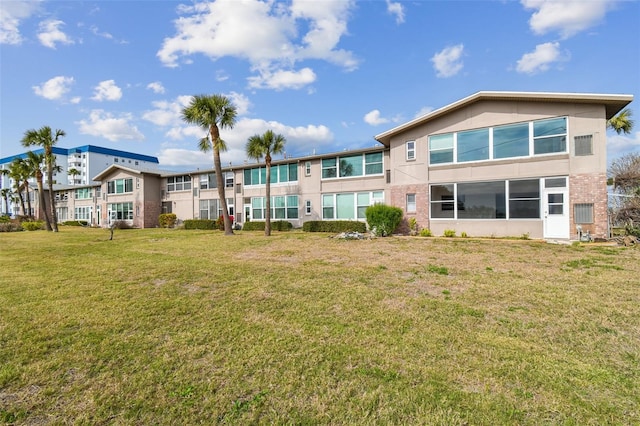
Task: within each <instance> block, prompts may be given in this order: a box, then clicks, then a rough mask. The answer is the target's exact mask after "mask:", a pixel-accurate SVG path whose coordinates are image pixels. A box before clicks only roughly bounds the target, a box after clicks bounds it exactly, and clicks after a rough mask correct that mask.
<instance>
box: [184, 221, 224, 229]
mask: <svg viewBox="0 0 640 426" xmlns="http://www.w3.org/2000/svg"><path fill="white" fill-rule="evenodd" d="M184 229H218V228H216V222H215V221H214V220H211V219H187V220H185V221H184Z"/></svg>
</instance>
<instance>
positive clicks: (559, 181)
mask: <svg viewBox="0 0 640 426" xmlns="http://www.w3.org/2000/svg"><path fill="white" fill-rule="evenodd" d="M544 187H545V188H566V187H567V178H564V177H561V178H546V179H545V180H544Z"/></svg>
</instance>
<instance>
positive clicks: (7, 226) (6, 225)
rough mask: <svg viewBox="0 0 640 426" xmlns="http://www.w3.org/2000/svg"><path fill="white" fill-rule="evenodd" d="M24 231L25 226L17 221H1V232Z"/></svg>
mask: <svg viewBox="0 0 640 426" xmlns="http://www.w3.org/2000/svg"><path fill="white" fill-rule="evenodd" d="M18 231H24V228H22V226H20V224H19V223H17V222H2V223H0V232H18Z"/></svg>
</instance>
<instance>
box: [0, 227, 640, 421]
mask: <svg viewBox="0 0 640 426" xmlns="http://www.w3.org/2000/svg"><path fill="white" fill-rule="evenodd" d="M108 237H109V233H108V231H104V230H96V229H85V228H80V229H69V228H63V230H62V232H60V233H59V234H57V235H54V234H50V233H45V232H33V233H16V234H5V235H3V236H2V245H1V246H0V256H1V258H2V260H3V267H2V269H1V270H0V282H1V283H2V285H0V419H2V420H3V421H4V422H6V423H15V424H60V423H65V424H66V423H73V424H76V423H77V424H100V423H108V424H132V423H134V424H196V423H207V424H210V423H222V424H240V423H241V424H246V423H255V424H273V423H276V424H278V423H280V424H282V423H296V424H297V423H307V424H310V423H313V424H316V423H338V424H345V423H346V424H350V423H356V424H372V423H376V424H377V423H383V424H389V423H392V424H398V423H399V424H443V425H444V424H447V425H448V424H454V425H455V424H487V425H489V424H557V423H563V424H564V423H566V424H633V423H638V422H640V411H639V410H640V408H639V407H640V396H639V394H638V392H637V389H638V388H640V374H639V373H638V372H639V371H640V356H639V355H638V354H639V353H640V343H639V342H640V325H639V324H640V318H639V316H640V314H639V311H638V308H637V307H638V306H639V305H640V304H639V302H640V291H639V290H640V288H639V287H640V283H639V280H638V276H640V261H639V260H640V252H639V251H638V250H637V249H629V248H617V247H601V246H596V245H585V246H559V245H548V244H544V243H540V242H535V241H505V240H467V239H424V238H407V237H399V238H384V239H376V240H348V241H345V240H335V239H331V238H327V236H326V235H318V234H302V233H298V232H290V233H275V235H274V236H273V237H271V238H265V237H264V236H262V234H261V233H247V232H241V233H238V235H236V236H233V237H224V236H223V235H222V233H219V232H211V231H176V230H162V229H159V230H122V231H116V233H115V238H114V240H113V241H108Z"/></svg>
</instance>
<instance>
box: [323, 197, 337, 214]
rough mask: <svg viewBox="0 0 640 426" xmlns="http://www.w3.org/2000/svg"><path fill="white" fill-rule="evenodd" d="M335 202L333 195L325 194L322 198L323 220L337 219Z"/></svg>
mask: <svg viewBox="0 0 640 426" xmlns="http://www.w3.org/2000/svg"><path fill="white" fill-rule="evenodd" d="M334 211H335V200H334V198H333V194H325V195H323V196H322V218H323V219H335V216H334Z"/></svg>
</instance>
